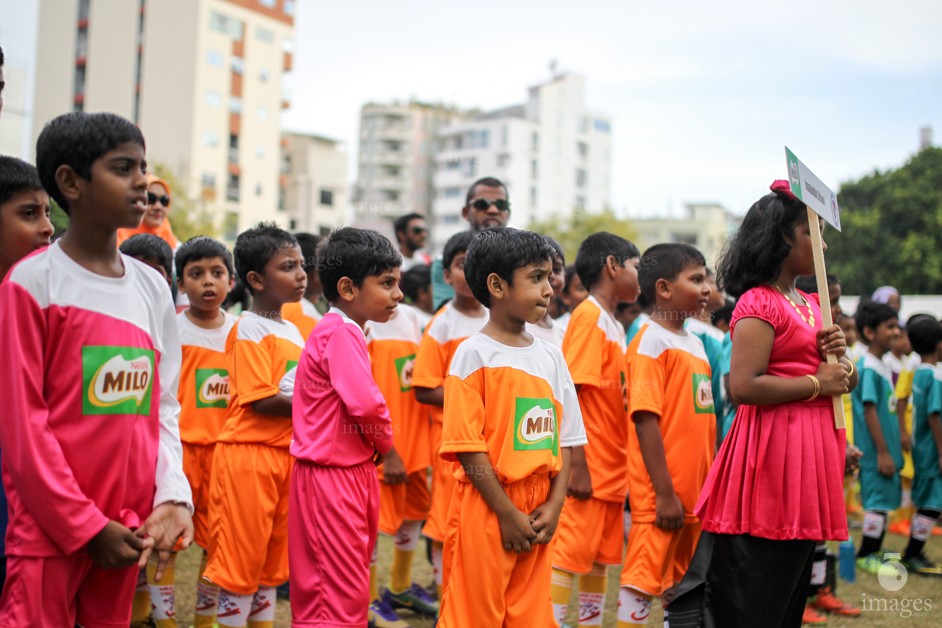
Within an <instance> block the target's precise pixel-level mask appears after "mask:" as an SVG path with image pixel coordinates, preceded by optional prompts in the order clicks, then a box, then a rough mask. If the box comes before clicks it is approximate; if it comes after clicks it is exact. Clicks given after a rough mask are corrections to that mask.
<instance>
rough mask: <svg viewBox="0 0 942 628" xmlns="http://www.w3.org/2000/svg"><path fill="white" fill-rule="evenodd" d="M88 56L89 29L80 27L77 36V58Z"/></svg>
mask: <svg viewBox="0 0 942 628" xmlns="http://www.w3.org/2000/svg"><path fill="white" fill-rule="evenodd" d="M87 56H88V31H87V30H86V29H84V28H82V29H79V31H78V33H77V34H76V38H75V58H76V59H84V58H85V57H87Z"/></svg>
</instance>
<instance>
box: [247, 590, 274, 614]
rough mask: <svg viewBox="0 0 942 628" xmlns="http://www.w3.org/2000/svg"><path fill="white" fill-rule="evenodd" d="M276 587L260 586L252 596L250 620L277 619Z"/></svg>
mask: <svg viewBox="0 0 942 628" xmlns="http://www.w3.org/2000/svg"><path fill="white" fill-rule="evenodd" d="M275 601H276V597H275V587H259V588H258V591H256V592H255V595H254V596H253V598H252V610H251V611H250V612H249V621H275Z"/></svg>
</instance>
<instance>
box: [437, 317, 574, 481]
mask: <svg viewBox="0 0 942 628" xmlns="http://www.w3.org/2000/svg"><path fill="white" fill-rule="evenodd" d="M444 418H445V421H444V425H443V426H442V446H441V456H442V458H444V459H445V460H449V461H452V462H455V461H457V460H458V457H457V456H456V455H455V454H456V453H460V452H484V453H486V454H487V455H488V458H489V459H490V461H491V464H492V465H493V467H494V473H495V474H496V475H497V478H498V480H499V481H500V482H501V483H504V484H506V483H511V482H519V481H521V480H524V479H526V478H528V477H530V476H532V475H539V474H544V473H549V474H551V475H555V474H556V473H557V472H559V470H560V468H561V467H562V458H561V457H560V455H559V450H560V448H561V447H578V446H580V445H585V444H586V435H585V426H584V425H583V423H582V412H581V411H580V409H579V401H578V399H577V397H576V387H575V386H574V385H573V383H572V378H571V377H569V371H568V370H566V361H565V359H564V358H563V354H562V353H561V352H560V350H559V349H557V348H556V347H554V346H552V345H551V344H549V343H547V342H543V341H542V340H539V339H537V338H535V339H534V340H533V343H532V344H531V345H530V346H529V347H510V346H508V345H505V344H502V343H500V342H497V341H496V340H494V339H493V338H491V337H490V336H486V335H484V334H480V333H478V334H475V335H474V336H471V337H470V338H468V339H467V340H465V341H464V342H463V343H461V346H459V347H458V350H457V351H456V352H455V356H454V360H452V363H451V369H450V370H449V373H448V378H447V379H446V380H445V413H444ZM457 468H458V471H457V473H456V477H457V479H458V480H460V481H464V482H467V481H468V478H467V476H466V475H465V472H464V469H463V468H462V467H460V466H459V467H457Z"/></svg>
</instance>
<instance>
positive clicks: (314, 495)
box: [288, 460, 379, 628]
mask: <svg viewBox="0 0 942 628" xmlns="http://www.w3.org/2000/svg"><path fill="white" fill-rule="evenodd" d="M378 528H379V481H378V480H377V478H376V469H375V468H374V466H373V463H372V462H365V463H363V464H361V465H358V466H356V467H321V466H318V465H314V464H311V463H309V462H305V461H303V460H298V461H296V463H295V465H294V469H293V470H292V472H291V497H290V502H289V509H288V568H289V573H290V579H291V616H292V625H293V626H319V627H325V628H327V627H329V628H347V627H353V626H357V627H362V626H366V621H367V609H368V607H369V604H370V557H371V556H372V555H373V548H374V547H375V546H376V535H377V532H378Z"/></svg>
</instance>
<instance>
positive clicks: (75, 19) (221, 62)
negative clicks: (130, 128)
mask: <svg viewBox="0 0 942 628" xmlns="http://www.w3.org/2000/svg"><path fill="white" fill-rule="evenodd" d="M295 4H296V3H295V0H40V2H39V19H38V27H37V30H38V38H37V40H38V42H39V43H38V46H37V50H36V53H35V61H36V63H35V67H36V72H35V77H36V78H35V81H34V82H33V84H34V85H35V88H34V97H33V98H32V101H31V102H32V103H33V109H32V121H31V124H32V140H33V143H35V139H36V137H37V136H38V135H39V132H40V131H41V130H42V127H43V126H44V125H45V124H46V123H47V122H48V121H49V120H51V119H52V118H54V117H55V116H57V115H59V114H61V113H64V112H66V111H72V110H84V111H89V112H96V111H109V112H113V113H117V114H119V115H121V116H124V117H125V118H128V119H129V120H132V121H134V122H135V123H137V124H138V125H139V126H140V127H141V130H142V131H143V132H144V137H145V139H146V141H147V158H148V161H149V162H151V163H160V164H163V165H165V166H166V167H168V168H169V169H170V170H171V171H172V172H173V173H174V174H175V175H176V176H177V178H178V179H179V180H180V181H181V182H183V183H184V185H186V186H187V189H188V192H189V194H190V195H191V196H192V197H193V198H196V199H199V200H201V201H202V204H203V207H204V208H205V209H206V210H207V211H208V212H209V213H210V215H211V216H213V218H214V219H215V221H216V223H217V225H218V226H219V227H220V228H221V230H222V234H223V237H224V238H226V239H228V240H232V239H234V238H235V235H236V234H237V233H238V232H239V231H240V230H241V229H244V228H245V227H247V226H250V225H251V224H253V223H255V222H257V221H259V220H266V219H267V220H272V219H275V218H276V217H277V213H276V212H277V209H276V208H277V206H278V195H279V179H278V176H279V168H280V161H281V151H280V145H281V142H280V139H281V128H280V127H281V111H282V109H283V108H285V107H287V106H288V103H287V102H286V100H285V99H284V98H283V96H282V93H283V92H282V77H283V76H284V74H285V73H286V72H288V71H290V69H291V63H292V48H293V45H292V41H293V36H294V12H295ZM4 19H5V18H4Z"/></svg>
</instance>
